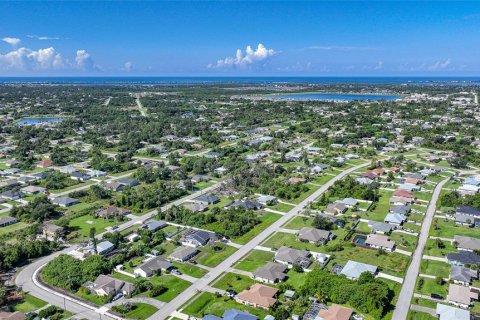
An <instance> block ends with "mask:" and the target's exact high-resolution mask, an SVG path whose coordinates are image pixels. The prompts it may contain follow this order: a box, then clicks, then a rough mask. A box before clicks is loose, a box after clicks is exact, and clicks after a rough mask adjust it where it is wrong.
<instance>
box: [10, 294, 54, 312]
mask: <svg viewBox="0 0 480 320" xmlns="http://www.w3.org/2000/svg"><path fill="white" fill-rule="evenodd" d="M47 304H48V303H47V302H45V301H43V300H41V299H39V298H36V297H34V296H31V295H29V294H25V295H24V296H23V301H22V302H20V303H18V304H16V305H15V310H17V311H21V312H29V311H35V310H38V309H40V308H43V307H45V306H46V305H47Z"/></svg>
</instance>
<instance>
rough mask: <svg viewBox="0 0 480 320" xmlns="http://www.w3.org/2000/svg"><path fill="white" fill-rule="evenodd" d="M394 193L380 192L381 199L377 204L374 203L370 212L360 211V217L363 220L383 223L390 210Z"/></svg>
mask: <svg viewBox="0 0 480 320" xmlns="http://www.w3.org/2000/svg"><path fill="white" fill-rule="evenodd" d="M392 194H393V192H392V191H388V190H380V191H379V195H380V198H379V199H378V201H377V202H374V203H373V204H372V206H371V207H370V208H374V209H369V210H368V211H366V212H365V211H359V212H358V215H359V216H360V217H361V218H365V219H368V220H374V221H382V222H383V219H384V218H385V216H386V215H387V213H388V210H389V209H390V198H391V197H392Z"/></svg>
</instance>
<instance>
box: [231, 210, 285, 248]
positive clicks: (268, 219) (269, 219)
mask: <svg viewBox="0 0 480 320" xmlns="http://www.w3.org/2000/svg"><path fill="white" fill-rule="evenodd" d="M280 217H281V215H279V214H276V213H272V212H264V213H262V216H261V217H260V221H261V222H260V223H259V224H257V225H256V226H255V227H253V229H251V230H250V231H248V232H247V233H245V234H244V235H242V236H240V237H234V238H233V239H232V241H233V242H235V243H239V244H246V243H247V242H249V241H250V240H252V239H253V238H255V237H256V236H257V235H258V234H259V233H260V232H262V231H263V230H265V229H266V228H267V227H268V226H269V225H271V224H272V223H274V222H275V221H277V220H278V219H280Z"/></svg>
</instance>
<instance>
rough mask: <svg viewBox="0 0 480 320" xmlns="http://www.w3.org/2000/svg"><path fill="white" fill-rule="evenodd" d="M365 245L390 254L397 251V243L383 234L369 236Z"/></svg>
mask: <svg viewBox="0 0 480 320" xmlns="http://www.w3.org/2000/svg"><path fill="white" fill-rule="evenodd" d="M365 245H366V246H367V247H369V248H374V249H382V250H385V251H388V252H392V251H393V250H395V241H392V240H390V238H389V237H387V236H384V235H381V234H369V235H367V240H365Z"/></svg>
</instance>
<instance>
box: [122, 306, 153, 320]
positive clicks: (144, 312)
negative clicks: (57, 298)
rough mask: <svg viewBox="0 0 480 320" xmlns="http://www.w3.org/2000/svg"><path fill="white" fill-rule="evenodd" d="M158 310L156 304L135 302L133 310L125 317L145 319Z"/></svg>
mask: <svg viewBox="0 0 480 320" xmlns="http://www.w3.org/2000/svg"><path fill="white" fill-rule="evenodd" d="M157 310H158V309H157V308H155V307H154V306H152V305H149V304H146V303H134V304H132V310H131V311H130V312H128V313H126V314H125V317H126V318H127V319H134V320H144V319H147V318H149V317H150V316H151V315H153V314H154V313H155V312H157Z"/></svg>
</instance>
